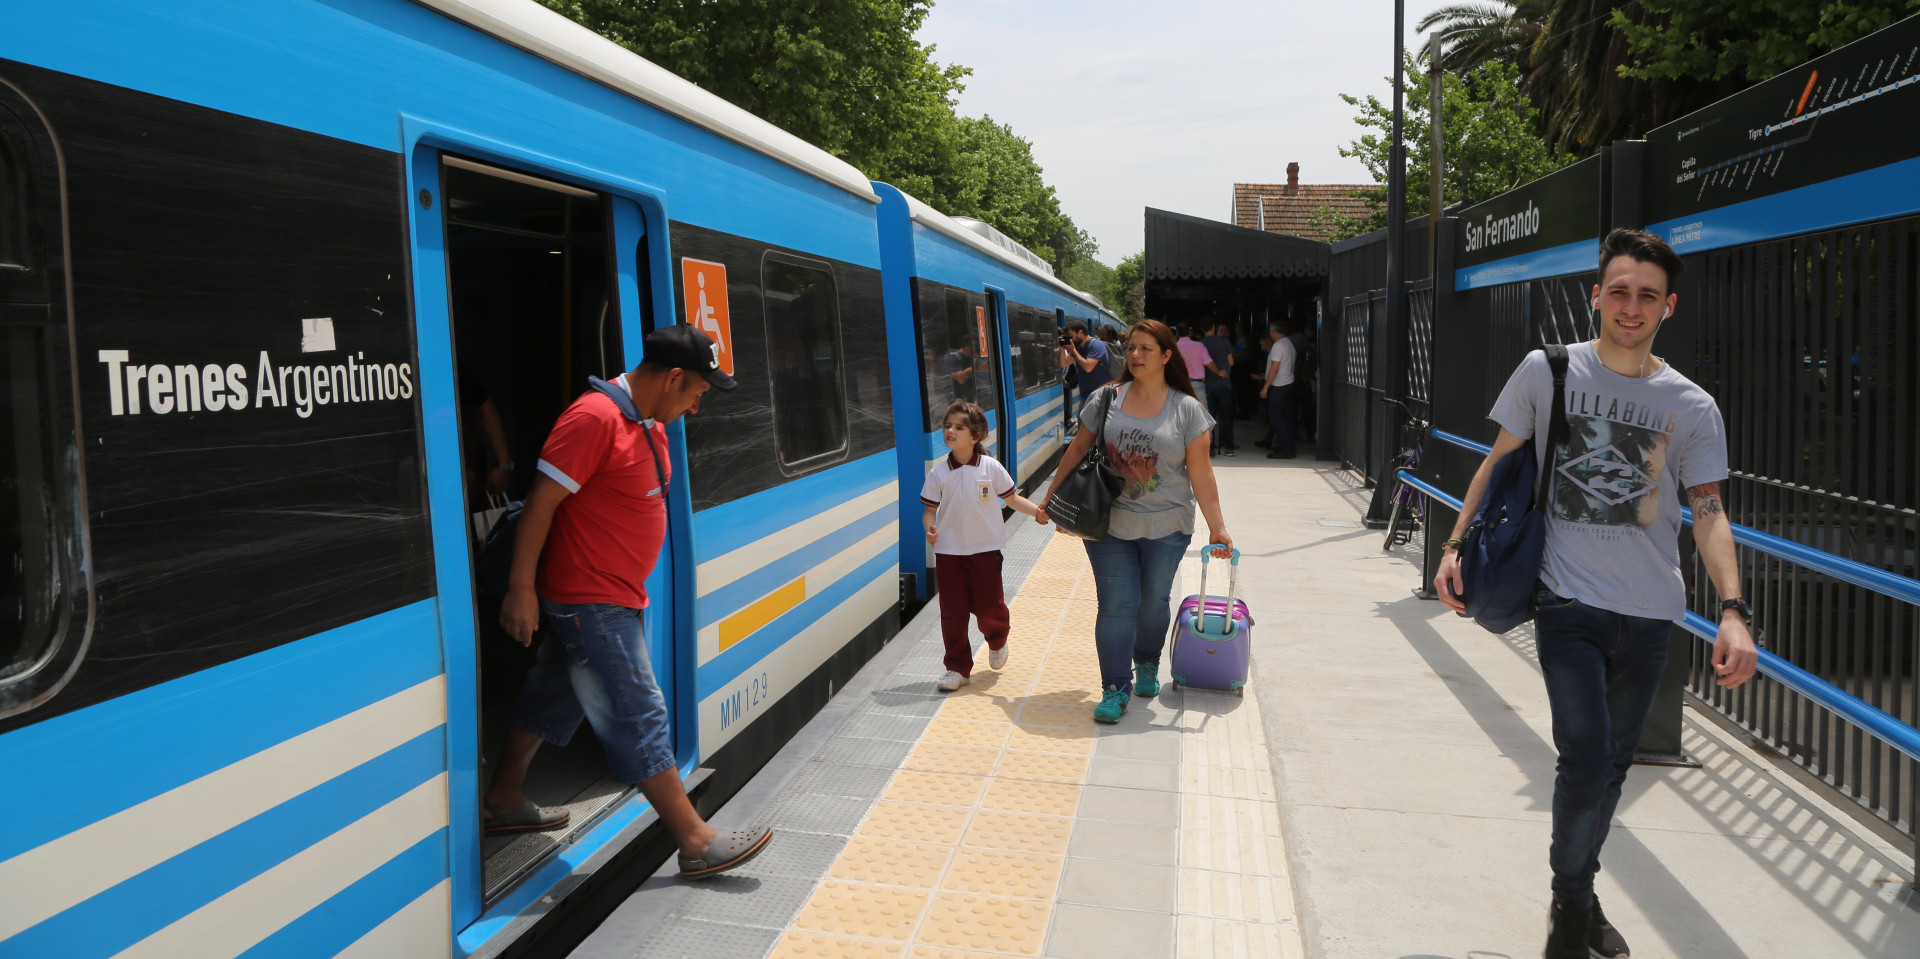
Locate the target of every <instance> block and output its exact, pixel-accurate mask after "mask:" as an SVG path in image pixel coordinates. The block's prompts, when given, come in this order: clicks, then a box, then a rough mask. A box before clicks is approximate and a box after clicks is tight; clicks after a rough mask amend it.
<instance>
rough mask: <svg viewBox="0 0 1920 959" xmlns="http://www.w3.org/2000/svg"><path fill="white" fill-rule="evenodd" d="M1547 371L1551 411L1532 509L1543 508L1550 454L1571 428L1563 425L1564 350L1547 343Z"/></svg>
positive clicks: (1550, 471)
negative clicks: (1551, 399)
mask: <svg viewBox="0 0 1920 959" xmlns="http://www.w3.org/2000/svg"><path fill="white" fill-rule="evenodd" d="M1545 352H1546V354H1547V369H1549V370H1551V371H1552V372H1553V412H1552V413H1551V414H1549V415H1548V417H1547V444H1546V450H1545V452H1544V454H1543V458H1542V459H1541V461H1540V485H1539V488H1538V489H1536V490H1535V491H1534V494H1533V503H1534V508H1535V509H1539V510H1545V509H1546V508H1547V495H1548V491H1549V490H1550V489H1551V488H1552V482H1553V451H1554V450H1555V449H1556V448H1558V447H1559V446H1560V445H1561V444H1563V443H1565V442H1566V441H1567V438H1568V437H1569V436H1570V435H1571V434H1572V427H1570V426H1568V425H1567V348H1566V347H1565V346H1563V345H1561V344H1559V343H1549V344H1547V347H1546V350H1545Z"/></svg>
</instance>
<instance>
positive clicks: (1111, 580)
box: [1086, 533, 1193, 692]
mask: <svg viewBox="0 0 1920 959" xmlns="http://www.w3.org/2000/svg"><path fill="white" fill-rule="evenodd" d="M1192 541H1193V536H1192V535H1191V534H1189V533H1174V534H1172V535H1170V536H1162V537H1160V538H1159V539H1115V538H1114V537H1112V536H1109V537H1107V538H1106V539H1093V540H1087V542H1086V546H1087V562H1088V563H1090V564H1092V566H1093V589H1094V594H1095V596H1097V597H1098V598H1099V600H1100V615H1099V618H1097V619H1095V620H1094V624H1093V645H1094V648H1095V650H1096V651H1097V652H1098V653H1099V655H1100V685H1102V686H1103V687H1105V688H1107V689H1124V690H1127V691H1129V692H1131V691H1132V690H1133V664H1134V663H1152V664H1153V665H1156V666H1158V665H1159V664H1160V650H1161V649H1163V648H1165V647H1166V645H1167V629H1168V627H1170V626H1171V625H1172V624H1173V576H1174V574H1175V573H1177V572H1179V570H1180V560H1181V558H1182V557H1184V556H1186V555H1187V544H1188V543H1190V542H1192Z"/></svg>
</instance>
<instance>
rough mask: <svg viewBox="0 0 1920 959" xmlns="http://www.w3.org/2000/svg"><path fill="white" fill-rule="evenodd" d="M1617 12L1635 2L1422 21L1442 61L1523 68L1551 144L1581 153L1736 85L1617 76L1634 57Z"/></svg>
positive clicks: (1440, 14)
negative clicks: (1434, 33) (1434, 34)
mask: <svg viewBox="0 0 1920 959" xmlns="http://www.w3.org/2000/svg"><path fill="white" fill-rule="evenodd" d="M1615 11H1620V12H1621V13H1622V14H1623V15H1624V16H1626V17H1628V18H1630V19H1633V20H1635V21H1636V22H1637V21H1640V20H1642V19H1643V18H1644V17H1646V16H1647V14H1646V13H1645V12H1644V11H1643V10H1642V9H1641V7H1640V4H1638V3H1636V2H1632V0H1517V2H1514V3H1498V2H1495V3H1463V4H1456V5H1453V6H1448V7H1442V8H1441V9H1439V10H1435V11H1434V12H1433V13H1431V14H1428V15H1427V16H1426V17H1425V18H1423V19H1422V20H1421V21H1420V24H1419V29H1420V30H1423V31H1424V30H1431V29H1438V30H1440V31H1441V36H1442V37H1443V38H1444V39H1443V40H1442V41H1441V42H1442V47H1441V63H1442V64H1443V65H1444V66H1445V67H1446V68H1447V69H1449V70H1459V71H1471V70H1472V69H1474V68H1475V67H1477V66H1479V65H1481V64H1483V63H1487V62H1489V61H1492V60H1504V61H1506V62H1509V63H1512V64H1513V65H1514V66H1515V67H1517V68H1518V69H1519V71H1520V89H1521V92H1523V93H1525V94H1526V95H1527V98H1528V99H1530V100H1532V101H1533V104H1534V106H1535V107H1537V108H1538V109H1539V111H1540V134H1541V136H1542V137H1543V138H1545V139H1546V141H1547V143H1548V144H1549V145H1550V146H1553V147H1555V148H1558V149H1563V150H1566V151H1568V152H1570V153H1573V154H1575V155H1578V156H1585V155H1588V154H1591V153H1593V152H1594V151H1595V150H1597V149H1599V148H1600V147H1601V146H1602V145H1604V144H1607V143H1610V142H1612V141H1614V140H1624V139H1632V138H1638V137H1642V136H1645V135H1646V132H1647V131H1648V130H1651V129H1653V128H1654V127H1657V126H1660V125H1661V124H1663V123H1666V122H1668V121H1670V120H1674V119H1678V118H1679V117H1682V116H1685V115H1686V114H1688V113H1691V112H1692V111H1694V110H1696V109H1699V108H1700V107H1703V106H1706V105H1707V104H1710V103H1712V102H1714V101H1715V100H1718V99H1720V98H1721V97H1724V96H1727V95H1728V94H1731V93H1733V92H1735V91H1737V90H1738V89H1739V84H1738V83H1735V82H1732V81H1712V82H1703V81H1695V80H1668V79H1656V80H1645V79H1637V78H1630V77H1623V76H1621V67H1622V66H1624V65H1626V64H1628V63H1630V62H1631V56H1632V54H1631V51H1630V50H1629V49H1628V47H1627V41H1626V38H1625V37H1624V36H1623V35H1622V34H1621V32H1620V30H1618V29H1617V28H1616V27H1615V26H1614V25H1613V20H1614V14H1615Z"/></svg>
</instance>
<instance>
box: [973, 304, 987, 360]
mask: <svg viewBox="0 0 1920 959" xmlns="http://www.w3.org/2000/svg"><path fill="white" fill-rule="evenodd" d="M973 319H974V321H975V323H977V324H978V325H979V327H980V352H979V353H978V354H976V355H978V356H985V355H987V308H986V307H984V306H976V307H974V308H973Z"/></svg>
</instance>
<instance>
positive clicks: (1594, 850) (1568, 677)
mask: <svg viewBox="0 0 1920 959" xmlns="http://www.w3.org/2000/svg"><path fill="white" fill-rule="evenodd" d="M1534 606H1535V607H1536V611H1535V613H1534V618H1533V622H1534V633H1535V636H1536V637H1537V646H1538V649H1539V654H1540V672H1541V675H1542V676H1544V677H1545V678H1546V681H1547V703H1548V705H1549V706H1550V707H1551V708H1552V711H1553V746H1554V748H1555V749H1557V750H1559V752H1560V761H1559V765H1558V766H1557V767H1556V773H1555V776H1554V780H1553V845H1552V847H1551V848H1550V849H1549V851H1548V853H1547V861H1548V863H1549V864H1550V865H1551V866H1552V867H1553V898H1554V899H1555V900H1558V901H1560V902H1569V903H1585V902H1587V901H1588V900H1589V899H1591V898H1592V897H1593V877H1594V875H1595V874H1596V873H1598V872H1599V871H1600V847H1601V846H1602V845H1604V844H1605V843H1606V841H1607V829H1608V828H1609V826H1610V825H1611V824H1612V822H1613V810H1614V807H1616V806H1618V805H1619V804H1620V786H1621V784H1622V783H1624V782H1626V779H1627V767H1629V766H1631V765H1633V751H1634V748H1635V747H1636V746H1638V745H1639V744H1640V730H1641V727H1643V726H1645V725H1646V722H1647V713H1648V711H1650V710H1651V709H1652V708H1653V697H1654V693H1655V692H1656V691H1658V690H1659V688H1660V675H1661V674H1662V673H1663V672H1665V671H1666V668H1667V636H1668V632H1669V630H1670V629H1671V627H1672V626H1673V624H1672V623H1670V622H1667V621H1666V620H1660V619H1648V618H1646V617H1642V616H1627V615H1623V614H1621V613H1616V612H1613V611H1611V610H1605V609H1598V608H1596V607H1593V606H1588V605H1587V604H1585V603H1582V602H1580V601H1579V600H1575V599H1567V598H1566V597H1564V596H1558V595H1555V594H1554V593H1553V592H1552V591H1550V590H1548V589H1547V588H1546V587H1544V586H1541V587H1539V588H1538V589H1536V590H1535V592H1534Z"/></svg>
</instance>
